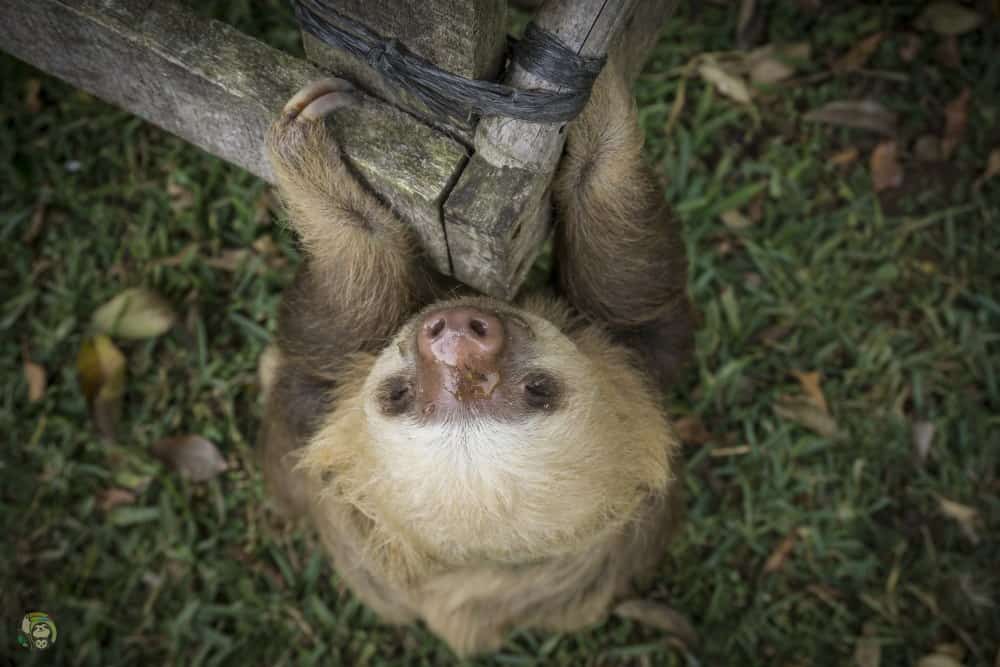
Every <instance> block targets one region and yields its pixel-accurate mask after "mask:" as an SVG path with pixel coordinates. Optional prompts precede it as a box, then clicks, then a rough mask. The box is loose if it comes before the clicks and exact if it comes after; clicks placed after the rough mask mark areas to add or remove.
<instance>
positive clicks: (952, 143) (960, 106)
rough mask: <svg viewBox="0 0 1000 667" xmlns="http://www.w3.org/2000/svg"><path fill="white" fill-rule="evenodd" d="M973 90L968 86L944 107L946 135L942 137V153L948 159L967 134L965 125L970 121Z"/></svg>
mask: <svg viewBox="0 0 1000 667" xmlns="http://www.w3.org/2000/svg"><path fill="white" fill-rule="evenodd" d="M971 99H972V91H971V90H970V89H969V88H968V87H966V88H965V89H963V90H962V92H961V93H959V95H958V97H956V98H955V99H953V100H952V101H951V102H949V103H948V106H947V107H945V109H944V136H943V137H941V155H942V157H944V158H945V159H946V160H947V159H948V158H949V157H950V156H951V154H952V153H953V152H954V151H955V148H957V147H958V144H959V143H960V142H961V141H962V135H963V134H965V126H966V125H967V124H968V121H969V100H971Z"/></svg>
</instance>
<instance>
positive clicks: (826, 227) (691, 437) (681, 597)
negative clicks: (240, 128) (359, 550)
mask: <svg viewBox="0 0 1000 667" xmlns="http://www.w3.org/2000/svg"><path fill="white" fill-rule="evenodd" d="M260 4H261V3H255V6H254V8H253V11H251V3H249V2H248V1H247V0H243V1H241V2H234V3H222V2H218V3H215V8H214V9H212V8H210V9H209V10H208V11H209V13H212V14H213V15H215V16H217V17H218V18H223V19H225V20H228V21H230V22H232V23H234V24H235V25H237V27H239V28H240V29H242V30H245V31H247V32H251V33H253V34H256V35H259V36H260V37H261V38H262V39H265V40H266V41H268V42H269V43H271V44H274V45H276V46H279V47H284V48H288V49H290V50H295V49H297V48H298V47H297V43H296V34H295V31H294V28H293V26H292V23H291V19H290V16H289V13H288V10H287V8H286V7H285V5H284V4H282V3H278V2H274V3H267V4H266V6H265V7H263V8H262V7H260V6H259V5H260ZM690 4H691V5H694V6H695V8H696V9H697V12H698V13H697V14H692V8H690V7H688V3H684V5H685V7H684V10H683V11H682V12H681V14H680V15H679V16H678V17H677V18H676V20H675V21H673V22H672V23H671V25H670V27H669V29H668V30H667V31H666V33H665V34H664V35H663V38H662V39H661V41H660V43H659V45H658V47H657V49H656V51H655V53H654V54H653V56H652V58H651V60H650V63H649V65H648V67H647V69H646V72H645V74H644V75H643V76H642V77H641V78H640V80H639V82H638V84H637V87H636V94H637V96H638V99H639V105H640V116H641V121H642V123H643V126H644V128H645V130H646V134H647V137H648V153H649V159H650V160H651V161H652V162H653V163H654V164H655V165H656V167H657V169H658V171H659V172H660V173H661V174H662V175H663V178H664V182H665V183H666V184H667V193H668V197H669V198H670V200H671V202H672V203H673V205H674V206H675V208H676V209H677V211H678V212H679V213H680V215H681V217H682V218H683V220H684V223H685V236H686V240H687V245H688V252H689V255H690V257H691V264H692V270H691V278H690V291H691V294H692V296H693V298H694V301H695V302H696V304H697V306H698V308H699V310H700V312H701V313H702V320H703V321H702V327H701V329H700V332H699V335H698V345H697V359H696V363H695V364H693V365H692V368H691V369H690V371H689V373H688V374H687V375H686V377H685V379H684V381H683V383H682V384H681V385H680V386H679V387H678V388H677V391H676V393H675V394H674V395H673V396H671V397H670V404H671V406H672V411H673V413H674V415H675V416H676V417H677V418H678V419H682V420H683V421H682V422H681V425H682V426H683V429H682V430H683V432H684V435H685V439H686V440H687V441H688V444H687V445H686V446H685V449H684V458H685V459H686V461H687V469H688V476H687V479H686V481H685V485H686V489H687V494H688V507H689V520H688V523H687V527H686V529H685V530H684V531H683V534H682V535H681V537H680V539H679V540H678V541H677V542H676V543H675V545H674V547H673V549H672V551H671V553H670V555H669V556H668V557H666V558H665V559H664V562H663V565H662V571H661V575H660V577H659V578H658V580H657V581H656V583H655V585H654V587H653V589H652V591H651V592H650V596H651V597H652V598H655V599H659V600H669V602H670V604H671V605H672V606H674V607H675V608H676V609H679V610H681V611H683V612H684V613H686V614H687V615H688V616H689V617H690V619H691V620H692V622H693V623H694V624H695V626H696V627H697V628H698V630H699V632H700V633H701V644H700V645H699V646H698V647H697V648H696V649H695V650H694V652H693V653H692V654H690V655H685V654H683V653H681V652H678V650H677V649H676V648H673V647H672V646H671V645H670V643H668V642H666V641H664V639H663V636H662V634H661V633H659V632H657V631H656V630H653V629H650V628H647V627H643V626H640V625H637V624H635V623H632V622H627V621H621V620H611V621H609V622H608V623H606V624H605V625H603V626H601V627H597V628H594V629H592V630H589V631H587V632H582V633H579V634H573V635H545V634H540V633H531V632H522V633H519V634H517V635H515V636H514V637H513V638H512V639H511V640H510V641H509V642H508V643H507V645H506V646H505V647H504V648H503V650H502V651H500V652H499V653H498V654H496V655H493V656H489V657H483V658H481V659H478V660H475V661H473V662H472V664H475V665H550V664H551V665H605V664H606V665H618V664H629V665H631V664H634V665H660V664H664V665H697V664H700V665H723V666H728V665H776V666H779V667H782V666H787V667H793V666H801V667H805V666H807V665H853V664H859V665H862V667H873V666H875V665H879V664H880V665H905V666H910V665H915V664H917V662H918V660H920V659H921V658H922V657H924V656H928V655H930V654H932V653H935V652H936V653H937V654H938V655H937V662H933V663H931V662H929V661H926V662H925V663H923V667H932V665H933V666H938V667H949V666H951V665H956V664H961V665H969V666H971V665H982V666H984V667H989V666H991V665H1000V654H998V651H1000V541H998V537H1000V535H998V529H1000V499H998V497H1000V474H998V473H1000V176H996V177H994V178H992V179H988V180H984V181H982V182H977V179H979V177H980V176H981V175H982V174H983V173H984V172H985V171H986V167H987V162H988V158H989V155H990V152H991V151H992V150H994V149H1000V56H998V55H997V54H998V53H1000V30H998V28H997V16H996V15H995V14H994V15H992V16H990V15H988V14H987V12H988V11H989V9H988V5H989V3H980V5H979V11H980V12H981V14H982V16H984V17H987V18H986V24H985V25H983V26H981V27H979V28H978V29H975V30H972V31H970V32H967V33H965V34H962V35H960V36H959V37H957V38H956V39H955V40H953V41H951V40H948V39H946V38H944V37H941V36H939V35H937V34H935V33H934V32H933V31H932V30H928V29H918V28H915V27H914V19H915V17H916V16H917V15H918V14H919V13H920V12H921V10H922V6H921V3H917V2H914V3H887V2H886V3H858V2H843V3H815V4H823V5H824V6H825V8H823V9H811V8H810V7H811V6H812V4H811V3H810V2H808V1H806V0H802V1H801V2H786V3H770V6H771V7H772V10H771V12H770V15H769V16H768V18H767V21H766V23H765V24H764V29H763V33H762V34H761V37H760V39H759V42H760V43H761V44H768V43H787V42H800V41H807V42H808V43H809V45H810V47H811V53H810V54H809V55H808V56H807V57H805V58H801V59H799V60H798V61H797V62H795V63H794V66H795V74H794V76H793V77H792V78H790V79H786V80H785V81H783V82H782V83H779V84H776V85H774V86H772V87H770V88H769V89H767V90H758V91H757V92H756V94H755V97H754V100H753V103H752V104H750V105H747V104H742V103H739V102H737V101H735V100H733V99H731V98H729V97H726V96H724V95H722V94H720V93H719V91H718V89H717V88H716V87H715V86H713V85H711V84H710V83H707V82H706V81H705V80H704V79H703V78H702V77H700V76H698V74H697V72H696V71H695V68H687V69H685V68H684V65H685V64H686V63H690V62H691V61H692V59H694V58H695V57H696V56H698V55H699V54H701V53H704V52H720V51H730V50H733V49H735V48H736V34H737V17H736V12H735V9H733V7H734V6H729V5H723V4H721V3H714V2H700V3H690ZM878 31H885V32H886V34H885V35H884V39H882V40H881V42H880V43H879V44H878V45H877V47H876V48H875V49H874V51H873V52H872V53H871V55H870V57H869V58H868V59H867V60H866V62H864V63H863V64H862V65H861V66H859V67H855V68H854V69H848V70H847V71H843V68H841V69H840V70H838V71H834V70H833V69H832V68H831V63H833V62H835V61H836V60H837V59H838V58H840V57H842V56H844V54H846V53H848V52H849V51H850V50H851V48H852V47H854V46H855V45H856V44H858V43H859V42H860V41H861V40H862V39H864V38H865V37H867V36H869V35H872V34H873V33H875V32H878ZM911 35H915V36H916V39H917V40H919V44H917V42H915V41H914V40H913V37H911ZM723 60H725V59H723ZM685 74H690V76H685ZM0 80H2V81H3V85H2V89H0V91H2V92H0V95H2V105H0V121H2V124H0V243H2V246H0V247H2V249H3V261H2V262H0V373H2V377H3V378H4V381H3V383H2V386H0V431H2V432H3V433H4V442H3V444H2V445H0V528H2V529H3V538H2V540H0V548H2V551H0V656H11V657H10V658H9V659H10V661H11V662H10V664H16V665H21V664H81V665H158V664H176V665H202V664H206V665H208V664H226V665H300V664H343V665H366V664H367V665H438V664H451V663H452V662H453V661H454V660H453V658H452V657H451V654H450V653H449V651H448V650H447V649H446V648H445V647H444V646H443V645H442V644H441V643H440V642H438V641H437V640H436V639H435V638H434V637H433V636H431V635H430V634H429V633H428V632H427V631H425V630H424V629H422V628H419V627H410V628H393V627H387V626H383V625H381V624H380V623H379V622H378V620H377V619H376V618H375V617H374V615H373V614H372V613H371V612H369V611H368V610H367V609H365V608H364V607H363V606H361V605H360V604H359V603H358V602H357V601H356V600H355V599H354V598H353V597H352V596H351V595H350V593H348V592H347V591H346V590H344V588H343V587H342V585H341V584H340V582H339V580H338V578H337V576H336V574H335V573H334V572H333V571H332V569H331V568H330V566H329V565H328V564H327V562H326V560H325V558H324V556H323V553H322V551H321V550H320V548H319V547H318V546H317V544H316V543H315V542H314V541H313V540H312V539H311V537H310V536H308V535H306V534H302V533H300V532H297V531H295V530H293V529H292V527H291V526H288V525H286V524H284V523H282V522H281V521H280V520H279V519H277V518H276V517H275V516H273V515H272V514H271V513H270V512H269V510H268V509H267V503H266V499H265V496H264V493H263V488H262V484H261V479H260V474H259V471H258V469H257V467H256V465H255V462H254V456H255V450H254V437H255V431H256V426H257V422H258V418H259V414H260V409H259V405H258V399H259V389H258V386H257V381H256V366H257V358H258V355H259V354H260V352H261V350H262V349H263V347H264V346H265V344H266V343H267V342H268V339H269V337H270V336H271V334H272V332H273V331H274V329H275V313H276V306H277V304H278V300H279V297H280V293H281V289H282V287H283V286H285V285H286V284H287V283H288V281H289V279H290V277H291V275H292V272H293V268H294V266H295V264H296V263H297V262H298V261H299V260H300V255H299V253H298V251H297V249H296V246H295V241H294V239H293V238H292V236H291V235H290V234H289V232H288V230H287V229H286V228H285V227H283V225H282V222H281V218H280V215H277V214H276V213H275V212H274V205H273V202H272V200H271V199H270V197H269V194H268V187H267V186H266V185H265V184H264V183H262V182H260V181H258V180H256V179H255V178H254V177H252V176H249V175H247V174H245V173H243V172H241V171H240V170H239V169H237V168H235V167H232V166H229V165H227V164H224V163H223V162H221V161H219V160H217V159H214V158H212V157H209V156H208V155H206V154H204V153H202V152H200V151H198V150H197V149H195V148H192V147H191V146H189V145H187V144H185V143H184V142H183V141H181V140H179V139H177V138H175V137H173V136H171V135H168V134H166V133H165V132H163V131H161V130H159V129H157V128H155V127H153V126H151V125H148V124H146V123H144V122H142V121H140V120H138V119H136V118H134V117H132V116H130V115H128V114H126V113H124V112H122V111H119V110H117V109H115V108H112V107H110V106H108V105H107V104H104V103H102V102H100V101H98V100H96V99H94V98H92V97H90V96H88V95H86V94H84V93H82V92H79V91H77V90H74V89H73V88H71V87H69V86H67V85H65V84H63V83H61V82H59V81H57V80H54V79H52V78H49V77H47V76H44V75H42V74H41V73H39V72H37V71H35V70H32V69H31V68H30V67H28V66H26V65H24V64H22V63H20V62H18V61H16V60H14V59H12V58H10V57H8V56H2V55H0ZM966 88H967V89H968V90H969V91H970V93H969V95H970V96H969V98H968V102H967V107H966V108H965V110H964V111H962V110H959V111H957V112H956V111H955V109H954V107H955V106H956V105H955V104H954V100H956V99H958V98H959V96H960V95H961V93H962V91H963V90H964V89H966ZM681 90H683V95H684V99H683V107H680V106H677V107H675V104H674V103H675V99H676V97H677V95H678V94H679V91H681ZM860 99H872V100H877V101H879V102H880V103H881V104H882V105H883V106H884V107H885V108H886V109H887V110H889V111H891V112H895V113H896V114H898V120H897V121H896V128H897V131H896V135H895V139H896V145H897V152H898V161H899V163H900V166H901V169H902V175H903V176H902V182H901V184H900V185H898V186H897V187H892V188H887V189H884V190H882V191H881V192H878V193H876V192H875V191H874V189H873V185H872V174H871V167H870V162H869V160H870V155H871V154H872V152H873V150H874V149H875V148H876V145H877V144H879V143H880V142H883V141H885V140H886V138H887V137H885V136H882V135H880V134H878V133H875V132H872V131H868V130H862V129H851V128H847V127H843V126H839V125H835V124H833V125H832V124H828V123H818V122H810V121H808V120H806V119H805V118H804V115H805V114H806V113H807V112H809V111H810V110H813V109H817V108H819V107H822V106H823V105H824V104H827V103H829V102H834V101H844V100H860ZM949 105H951V106H952V116H955V115H956V113H957V115H959V116H963V115H964V120H965V121H966V122H965V127H964V133H962V134H961V135H958V134H956V132H955V130H956V127H954V125H955V122H956V121H955V120H953V121H952V124H953V127H952V129H951V130H948V131H947V132H946V117H947V116H948V114H947V113H946V110H947V109H948V108H949ZM675 109H679V114H675V115H673V117H672V111H673V110H675ZM959 120H961V119H959ZM925 135H931V136H933V137H937V138H941V137H942V136H949V135H950V136H951V139H950V140H949V141H950V143H952V144H953V145H954V148H953V152H952V153H951V155H950V157H949V158H947V159H940V158H939V159H934V158H935V156H934V155H932V154H931V153H930V152H928V151H927V150H926V148H927V145H929V144H932V143H933V140H930V139H926V138H924V139H921V137H924V136H925ZM956 142H957V143H956ZM946 143H947V142H946ZM998 157H1000V156H998ZM734 211H735V212H737V213H734ZM135 286H145V287H148V288H151V289H154V290H156V291H157V292H158V293H160V294H162V295H163V296H164V297H165V298H166V300H167V301H168V302H169V303H170V304H171V305H172V307H173V309H174V310H175V311H176V313H177V322H176V324H175V325H174V326H173V328H172V329H171V330H170V331H169V332H168V333H167V334H165V335H163V336H160V337H156V338H151V339H146V340H141V341H134V342H128V341H117V343H118V345H119V347H120V348H121V350H122V351H123V353H124V354H125V355H126V358H127V364H128V376H127V381H126V393H125V401H124V406H123V413H122V418H121V421H120V423H119V425H118V429H117V438H116V439H115V441H114V442H110V441H108V440H106V439H103V438H101V437H100V436H99V435H98V433H97V431H96V429H95V426H94V425H93V422H92V420H91V418H90V417H89V415H88V408H87V402H86V400H85V398H84V395H83V393H82V392H81V389H80V387H79V384H78V379H77V370H76V358H77V353H78V350H79V349H80V346H81V343H82V342H83V341H84V339H85V338H86V336H87V335H88V334H89V327H90V322H91V317H92V315H93V313H94V311H95V310H96V308H97V307H98V306H100V305H101V304H103V303H105V302H106V301H108V300H109V299H110V298H112V297H113V296H114V295H116V294H118V293H119V292H121V291H122V290H123V289H125V288H128V287H135ZM26 358H30V360H31V361H32V362H33V363H36V364H39V365H40V366H41V367H42V368H43V369H44V374H45V377H46V380H47V388H46V390H45V391H44V395H43V396H42V397H41V398H40V399H39V400H37V401H34V402H32V401H29V388H28V383H27V380H26V379H25V374H24V371H23V364H24V361H25V359H26ZM797 373H798V374H799V375H797ZM810 373H818V375H806V374H810ZM799 377H801V378H803V379H804V382H800V380H799V379H798V378H799ZM817 379H818V381H819V385H818V386H819V390H820V391H821V392H822V399H821V398H820V395H819V393H818V392H817V391H816V383H815V381H816V380H817ZM810 381H813V384H812V385H810V384H809V382H810ZM810 387H811V391H812V393H811V394H810V393H809V391H810ZM810 396H811V398H810ZM824 400H825V402H826V406H827V407H826V409H825V410H824V409H823V406H822V402H823V401H824ZM189 433H190V434H200V435H201V436H204V437H205V438H207V439H209V440H211V441H212V442H214V443H215V444H216V445H218V448H219V450H220V451H221V452H222V454H223V456H224V457H225V459H226V461H227V462H228V464H229V469H228V471H226V472H225V473H223V474H221V475H220V476H218V477H216V478H214V479H212V480H210V481H208V482H204V483H191V482H187V481H184V480H182V479H181V478H180V477H179V476H178V475H176V474H175V473H173V472H170V471H168V470H166V469H165V468H164V467H163V465H162V464H161V463H159V462H158V461H157V459H156V458H154V457H153V456H152V455H151V453H150V450H151V446H152V445H153V443H155V442H157V441H159V440H161V439H162V438H165V437H168V436H176V435H183V434H189ZM928 436H929V437H928ZM36 610H40V611H46V612H48V613H49V614H50V615H51V616H52V617H53V619H54V620H55V622H56V623H57V625H58V629H59V636H58V641H57V642H56V645H55V647H54V648H53V649H52V650H50V651H48V652H46V653H44V654H43V653H38V652H36V653H35V654H34V655H29V653H28V652H27V651H23V650H22V649H20V648H19V647H18V646H17V644H16V631H17V628H18V626H19V624H20V619H21V616H22V615H23V614H24V613H25V612H28V611H36ZM949 659H950V660H951V662H949V661H948V660H949ZM6 660H8V658H6V657H0V664H8V663H7V662H5V661H6Z"/></svg>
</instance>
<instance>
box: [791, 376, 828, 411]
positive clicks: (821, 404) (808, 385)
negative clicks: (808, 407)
mask: <svg viewBox="0 0 1000 667" xmlns="http://www.w3.org/2000/svg"><path fill="white" fill-rule="evenodd" d="M792 375H794V376H795V379H796V380H798V381H799V384H800V385H802V391H804V392H805V393H806V396H808V397H809V400H811V401H812V402H813V404H815V405H816V407H818V408H819V409H820V410H822V411H823V412H825V413H827V414H830V410H829V407H828V406H827V404H826V396H824V395H823V389H822V388H821V387H820V383H821V382H822V380H823V378H822V376H820V374H819V371H811V372H809V373H804V372H802V371H792Z"/></svg>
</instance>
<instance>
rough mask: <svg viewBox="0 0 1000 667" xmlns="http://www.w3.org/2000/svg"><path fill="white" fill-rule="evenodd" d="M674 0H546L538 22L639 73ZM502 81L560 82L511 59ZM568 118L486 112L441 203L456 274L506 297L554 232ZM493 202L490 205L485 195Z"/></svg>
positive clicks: (583, 49) (521, 84)
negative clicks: (553, 203) (552, 191)
mask: <svg viewBox="0 0 1000 667" xmlns="http://www.w3.org/2000/svg"><path fill="white" fill-rule="evenodd" d="M675 4H676V0H620V1H619V2H607V0H547V1H546V2H545V3H544V4H543V5H542V6H541V8H540V9H539V10H538V13H537V14H536V16H535V19H534V21H535V23H536V24H537V25H538V26H539V27H540V28H542V29H544V30H547V31H548V32H551V33H553V34H555V35H556V36H557V37H558V38H559V39H560V41H562V42H563V43H564V44H565V45H566V46H568V47H570V48H571V49H573V50H574V51H576V52H577V53H578V54H580V55H584V56H590V57H601V56H603V55H605V54H606V53H608V52H609V51H610V50H611V49H612V48H614V49H615V51H617V52H618V53H617V54H616V57H618V58H621V59H623V61H624V63H625V65H624V66H625V69H626V73H627V75H628V76H630V77H633V78H634V77H635V76H636V75H637V74H638V72H639V70H640V69H641V63H642V62H643V61H644V59H645V54H646V52H647V51H648V49H649V47H650V46H651V45H652V44H653V43H655V40H656V37H657V35H659V32H660V30H661V28H662V26H663V24H664V22H665V20H666V18H667V16H669V14H670V12H671V11H672V8H673V6H674V5H675ZM505 82H506V83H507V84H509V85H512V86H516V87H518V88H524V89H529V88H542V89H546V90H553V89H555V88H556V87H555V86H553V85H552V84H551V83H549V82H548V81H546V80H544V79H541V78H539V77H537V76H535V75H534V74H532V73H530V72H527V71H525V70H523V69H521V68H520V67H518V66H516V65H515V66H513V67H512V68H510V70H509V71H508V73H507V76H506V78H505ZM564 128H565V123H530V122H526V121H519V120H512V119H510V118H497V117H491V118H484V119H483V120H482V121H481V122H480V123H479V126H478V127H477V129H476V136H475V150H476V153H475V155H474V156H473V157H472V159H471V160H470V162H469V165H468V166H467V167H466V168H465V170H464V171H463V172H462V175H461V177H460V178H459V180H458V183H457V184H456V186H455V189H454V190H453V191H452V192H451V194H450V195H449V196H448V199H447V201H446V202H445V207H444V222H445V234H446V235H447V237H448V244H449V246H450V247H451V251H452V268H453V270H454V275H455V277H456V278H458V279H459V280H461V281H462V282H465V283H467V284H471V285H474V286H476V287H477V288H479V289H481V290H483V291H485V292H489V293H491V294H495V295H498V296H503V297H507V298H509V297H511V296H513V295H514V294H515V293H516V292H517V289H518V288H519V287H520V285H521V281H522V280H523V279H524V277H525V275H526V274H527V270H528V268H530V265H531V263H532V261H533V260H534V257H535V255H536V253H537V252H538V249H539V246H540V241H541V240H542V239H544V238H545V237H546V236H547V235H548V233H549V218H550V216H549V209H550V206H549V201H548V196H547V193H548V190H547V188H546V187H545V186H546V185H547V184H548V183H549V182H550V181H551V179H552V175H553V173H554V171H555V168H556V164H557V163H558V160H559V156H560V154H561V152H562V147H563V143H564V142H565V138H566V137H565V132H564ZM490 201H493V202H496V205H497V206H501V208H499V209H493V210H491V209H489V208H488V207H486V206H484V205H483V204H482V202H490Z"/></svg>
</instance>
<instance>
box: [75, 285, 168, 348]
mask: <svg viewBox="0 0 1000 667" xmlns="http://www.w3.org/2000/svg"><path fill="white" fill-rule="evenodd" d="M174 319H175V315H174V311H173V310H172V309H171V308H170V306H169V305H168V304H167V302H166V301H164V300H163V298H162V297H161V296H160V295H158V294H156V293H155V292H153V291H151V290H148V289H144V288H142V287H132V288H129V289H127V290H125V291H123V292H122V293H121V294H119V295H118V296H116V297H115V298H113V299H111V301H108V302H107V303H106V304H104V305H103V306H101V307H100V308H98V309H97V311H96V312H95V313H94V317H93V323H94V327H95V328H96V329H97V330H98V331H100V332H101V333H106V334H109V335H111V336H117V337H120V338H133V339H141V338H155V337H156V336H159V335H161V334H163V333H165V332H166V331H167V330H168V329H170V327H171V326H173V324H174Z"/></svg>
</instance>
